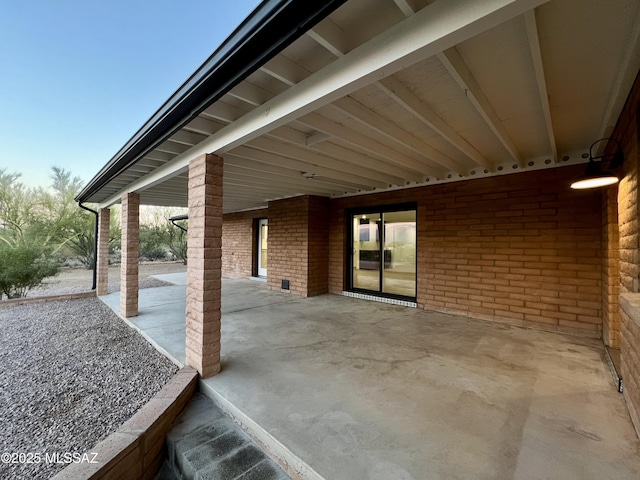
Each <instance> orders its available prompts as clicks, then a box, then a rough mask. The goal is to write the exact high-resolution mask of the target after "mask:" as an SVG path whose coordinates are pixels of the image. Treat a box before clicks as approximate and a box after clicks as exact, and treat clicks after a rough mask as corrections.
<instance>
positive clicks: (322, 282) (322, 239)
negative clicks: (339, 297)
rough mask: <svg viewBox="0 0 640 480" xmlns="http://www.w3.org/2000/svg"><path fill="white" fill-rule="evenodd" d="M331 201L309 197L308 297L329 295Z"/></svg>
mask: <svg viewBox="0 0 640 480" xmlns="http://www.w3.org/2000/svg"><path fill="white" fill-rule="evenodd" d="M329 218H330V217H329V199H328V198H323V197H315V196H313V197H309V214H308V216H307V219H308V231H307V236H308V258H309V260H308V265H309V269H308V271H307V295H308V296H310V297H311V296H314V295H322V294H324V293H328V291H329V288H328V279H329Z"/></svg>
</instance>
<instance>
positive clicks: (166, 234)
mask: <svg viewBox="0 0 640 480" xmlns="http://www.w3.org/2000/svg"><path fill="white" fill-rule="evenodd" d="M141 212H142V215H141V225H140V255H141V256H142V257H146V258H149V259H150V260H152V259H156V258H158V257H159V258H164V257H166V255H167V252H169V253H171V254H172V255H173V256H174V257H175V258H177V259H179V260H182V262H183V263H185V264H186V263H187V235H186V232H185V231H184V230H181V229H180V228H178V227H176V226H175V225H173V224H171V222H169V218H170V217H172V216H174V215H179V214H182V213H185V209H172V208H161V207H147V208H146V209H144V211H141ZM177 223H178V224H179V225H182V226H183V227H184V226H185V224H186V221H180V222H177ZM143 232H144V233H143ZM154 256H155V257H156V258H152V257H154Z"/></svg>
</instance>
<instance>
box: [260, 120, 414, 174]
mask: <svg viewBox="0 0 640 480" xmlns="http://www.w3.org/2000/svg"><path fill="white" fill-rule="evenodd" d="M320 135H324V134H320ZM269 136H272V137H275V138H278V139H282V140H286V141H287V142H291V143H295V144H297V145H301V146H303V145H304V146H308V145H307V144H306V138H307V137H306V136H305V134H304V133H302V132H299V131H297V130H295V129H293V128H290V127H286V126H284V127H280V128H277V129H275V130H273V131H272V132H271V133H270V134H269ZM313 149H314V150H317V151H318V152H319V153H321V154H324V155H327V156H329V157H332V158H334V159H335V160H338V161H341V162H346V163H351V164H353V165H355V166H357V167H359V168H370V169H374V170H376V171H378V172H381V173H385V174H387V175H390V176H391V177H390V178H398V177H400V178H402V179H404V180H413V181H416V182H418V181H422V180H423V179H424V177H425V175H424V173H423V172H422V171H420V170H412V169H409V168H407V167H406V166H403V167H399V166H396V165H392V164H390V163H388V162H385V161H383V160H379V159H378V158H376V157H373V156H371V155H364V154H362V153H359V152H356V151H354V150H351V149H349V148H346V147H343V146H341V145H338V144H336V143H333V142H321V143H317V144H315V145H313Z"/></svg>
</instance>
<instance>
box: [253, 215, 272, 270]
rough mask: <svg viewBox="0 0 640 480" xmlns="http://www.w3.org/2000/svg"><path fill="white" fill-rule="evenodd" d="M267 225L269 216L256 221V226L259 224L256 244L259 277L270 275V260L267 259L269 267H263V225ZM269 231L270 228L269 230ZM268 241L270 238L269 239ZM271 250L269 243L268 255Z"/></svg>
mask: <svg viewBox="0 0 640 480" xmlns="http://www.w3.org/2000/svg"><path fill="white" fill-rule="evenodd" d="M263 225H264V226H266V227H267V229H268V228H269V219H267V218H259V219H258V221H257V222H256V226H257V235H256V237H257V244H256V276H258V277H265V278H266V277H267V275H268V273H267V272H268V265H269V262H268V261H267V267H265V268H263V267H262V226H263ZM267 232H268V230H267ZM268 238H269V236H268V233H267V239H268ZM267 241H268V240H267ZM268 252H269V246H268V244H267V255H268Z"/></svg>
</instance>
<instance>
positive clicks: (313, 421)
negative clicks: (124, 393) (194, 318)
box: [101, 275, 640, 480]
mask: <svg viewBox="0 0 640 480" xmlns="http://www.w3.org/2000/svg"><path fill="white" fill-rule="evenodd" d="M159 278H162V279H163V280H170V279H169V278H166V277H164V276H160V277H159ZM170 281H173V282H176V283H182V285H175V286H170V287H161V288H152V289H145V290H140V301H139V312H140V313H139V316H138V317H135V318H130V319H128V321H129V322H130V323H131V324H133V325H134V326H136V327H137V328H138V329H140V330H141V331H142V332H143V334H144V335H145V336H146V337H147V338H150V339H151V340H152V342H153V343H154V344H155V345H156V346H157V347H159V348H161V349H162V350H163V351H164V352H165V353H167V354H169V355H170V356H172V357H173V358H174V359H175V360H177V361H178V363H182V362H183V361H184V343H185V333H184V324H185V315H184V312H185V286H184V275H182V276H180V275H177V276H175V277H174V278H173V279H172V280H170ZM222 294H223V297H222V298H223V303H222V312H223V318H222V357H221V358H222V371H221V373H220V374H219V375H217V376H215V377H212V378H209V379H206V380H204V381H203V383H202V389H203V390H204V391H205V393H207V394H209V395H211V396H212V397H213V398H214V400H216V401H217V402H219V403H222V404H224V405H226V406H227V407H229V408H230V410H231V411H232V412H235V413H236V415H237V416H238V417H239V419H240V421H242V422H243V423H245V426H248V427H249V428H255V427H256V425H257V426H259V427H260V428H261V429H263V430H264V431H266V432H268V435H267V437H269V438H271V440H272V441H273V442H274V444H275V445H276V446H277V448H284V450H289V451H290V452H291V453H292V454H293V455H295V456H296V457H298V458H299V459H300V460H301V461H302V462H304V463H305V464H306V465H308V466H309V469H308V470H307V472H308V473H309V475H311V476H312V475H313V472H314V471H315V472H317V474H318V475H319V476H320V477H323V478H326V479H375V480H382V479H411V478H414V479H422V478H428V479H439V478H442V479H456V478H459V479H496V478H498V479H503V478H504V479H507V478H508V479H511V478H516V479H530V478H567V479H571V478H581V479H587V478H598V479H607V478H611V479H616V480H619V479H627V478H628V479H632V478H640V442H638V440H637V437H636V434H635V431H634V429H633V426H632V424H631V421H630V419H629V414H628V412H627V409H626V407H625V405H624V400H623V397H622V395H620V394H619V393H617V391H616V390H615V387H614V385H613V381H612V376H611V374H610V372H609V369H608V366H607V363H606V360H605V357H604V347H603V345H602V343H601V342H600V341H597V340H589V339H581V338H576V337H571V336H565V335H560V334H554V333H547V332H542V331H536V330H526V329H522V328H518V327H511V326H506V325H502V324H492V323H488V322H482V321H477V320H470V319H467V318H464V317H458V316H453V315H445V314H440V313H431V312H425V311H421V310H417V309H411V308H405V307H398V306H393V305H386V304H380V303H375V302H367V301H364V300H357V299H352V298H347V297H341V296H335V295H324V296H319V297H312V298H300V297H295V296H291V295H288V294H283V293H279V292H273V291H269V290H268V289H267V288H266V285H265V284H264V283H261V282H256V281H251V280H224V281H223V288H222ZM118 295H119V294H118V293H115V294H110V295H107V296H104V297H101V298H102V299H103V300H104V301H105V303H107V304H108V305H110V306H111V307H112V308H114V309H115V310H116V311H117V307H118Z"/></svg>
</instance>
